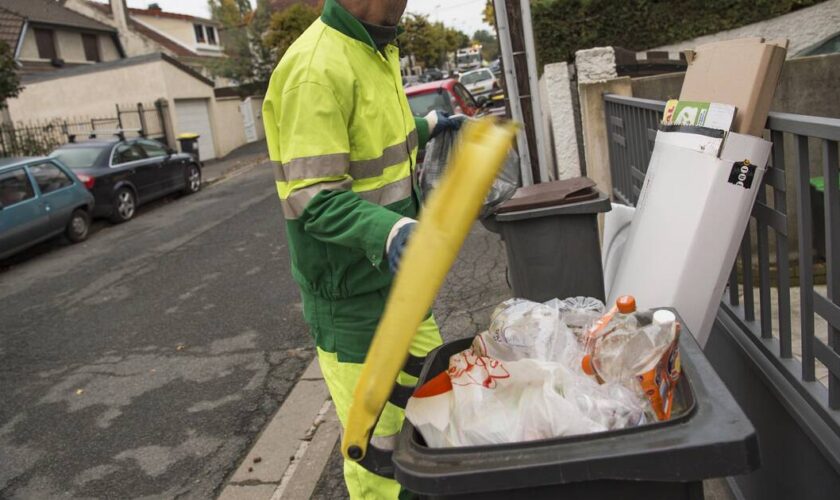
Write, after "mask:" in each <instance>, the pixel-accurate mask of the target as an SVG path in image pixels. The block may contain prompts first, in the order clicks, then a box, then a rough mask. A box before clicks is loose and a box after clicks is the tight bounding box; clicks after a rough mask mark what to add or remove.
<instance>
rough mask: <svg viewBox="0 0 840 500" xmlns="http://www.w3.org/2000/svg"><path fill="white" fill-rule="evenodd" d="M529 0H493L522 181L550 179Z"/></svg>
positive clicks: (534, 181) (528, 182)
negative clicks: (515, 125)
mask: <svg viewBox="0 0 840 500" xmlns="http://www.w3.org/2000/svg"><path fill="white" fill-rule="evenodd" d="M529 1H530V0H493V5H494V8H495V9H494V10H495V13H496V31H497V34H498V38H499V48H500V49H501V52H502V67H503V68H504V76H505V89H506V92H507V98H508V104H509V106H510V107H509V109H510V115H511V116H510V117H511V119H513V120H515V121H517V122H520V123H521V124H522V125H523V130H521V131H520V132H519V133H518V134H517V149H518V150H519V156H520V158H521V160H522V184H523V185H526V186H527V185H529V184H534V183H539V182H544V181H548V180H549V172H548V161H547V158H546V151H547V149H546V147H547V144H546V138H545V137H544V133H543V123H542V108H541V105H540V96H539V80H538V79H537V64H536V49H535V47H534V35H533V31H532V29H531V6H530V3H529Z"/></svg>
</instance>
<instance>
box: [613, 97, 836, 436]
mask: <svg viewBox="0 0 840 500" xmlns="http://www.w3.org/2000/svg"><path fill="white" fill-rule="evenodd" d="M604 101H605V110H606V111H605V112H606V124H607V134H608V144H609V159H610V170H611V174H612V182H613V197H614V199H615V200H616V201H618V202H621V203H624V204H629V205H635V203H636V202H637V201H638V198H639V192H640V190H641V188H642V184H643V182H644V177H645V173H646V171H647V165H648V162H649V161H650V156H651V153H652V151H653V145H654V140H655V137H656V130H657V126H658V123H659V121H660V120H661V117H662V111H663V110H664V107H665V103H664V102H662V101H651V100H646V99H636V98H631V97H623V96H616V95H609V94H608V95H605V96H604ZM767 128H768V133H769V135H768V136H767V137H769V139H770V140H771V141H772V142H773V154H772V158H771V164H770V165H769V166H768V169H767V171H766V173H765V175H764V181H763V183H762V185H761V186H760V188H759V193H758V201H757V202H756V204H755V207H754V208H753V212H752V218H751V220H750V224H751V226H750V227H748V228H747V231H746V232H745V234H744V238H743V240H742V244H741V252H740V255H739V258H738V262H736V264H735V266H734V267H733V269H732V273H731V277H730V280H729V293H728V297H727V298H726V300H724V301H723V302H722V304H721V307H722V308H723V310H724V311H725V312H727V314H729V315H731V316H732V317H733V318H735V319H736V322H737V323H738V325H739V326H740V328H741V329H742V330H743V331H744V333H746V334H748V337H749V338H750V339H751V340H752V341H753V342H754V343H755V344H756V345H757V346H758V347H759V349H760V350H761V352H762V353H763V355H764V356H766V357H767V359H768V360H770V361H771V362H772V366H774V367H775V368H776V369H777V370H778V371H779V372H780V373H782V374H783V375H784V377H785V378H786V379H788V381H789V382H790V383H791V384H792V385H794V386H795V387H796V388H797V390H798V392H799V393H800V395H801V396H802V398H803V399H804V400H805V401H807V402H808V404H809V405H810V407H811V409H812V411H814V412H815V413H816V414H818V415H819V416H820V418H821V419H822V422H823V423H824V425H825V426H826V427H827V428H828V429H831V431H833V432H834V433H835V435H838V436H840V412H838V411H837V410H838V409H840V354H838V353H840V165H838V142H839V141H840V120H838V119H831V118H821V117H814V116H804V115H794V114H783V113H771V114H770V117H769V119H768V121H767ZM786 136H788V143H789V144H790V143H792V144H793V147H794V151H793V153H794V154H793V155H792V156H789V157H788V158H791V157H792V158H794V159H795V160H794V161H793V162H786V161H785V137H786ZM816 146H819V147H818V148H817V147H816ZM813 150H817V151H819V153H820V154H819V155H818V156H820V157H821V159H820V160H817V158H816V157H815V155H812V151H813ZM818 164H819V165H818ZM818 166H819V170H820V172H821V173H822V176H823V177H824V179H825V194H824V209H823V214H822V215H823V221H824V222H823V225H824V231H825V243H824V245H825V248H824V249H823V248H820V249H819V250H824V253H822V252H820V253H822V255H824V256H825V259H824V262H822V261H821V259H819V258H816V257H815V253H814V239H813V231H814V230H815V229H819V228H815V227H813V220H814V215H819V214H815V213H813V211H812V199H811V198H812V188H811V184H810V181H811V171H812V169H816V168H817V167H818ZM787 179H791V180H793V181H794V182H793V184H794V185H795V186H796V189H795V193H788V192H787V188H786V180H787ZM788 200H793V203H795V208H796V210H795V211H796V216H795V217H789V216H788V213H789V211H788V208H787V207H788ZM754 236H755V241H753V237H754ZM796 236H798V238H795V237H796ZM794 239H796V240H798V248H791V246H792V245H791V243H790V241H792V240H794ZM797 255H798V256H797ZM791 256H793V257H791ZM754 260H757V263H756V262H754ZM756 264H757V266H756ZM823 266H824V269H825V280H826V284H825V287H823V286H822V285H815V279H814V276H815V269H818V270H820V275H821V274H822V268H823ZM756 270H757V272H756ZM754 274H758V276H757V280H756V277H755V276H754ZM792 275H793V276H795V277H797V278H798V285H799V286H798V287H792V286H791V284H792V279H791V276H792ZM794 284H795V283H794ZM756 294H757V295H758V302H756V300H755V295H756ZM792 298H793V299H794V302H797V301H798V302H799V304H800V306H799V307H798V308H796V307H795V306H794V307H792V306H791V302H792Z"/></svg>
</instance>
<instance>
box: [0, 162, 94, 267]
mask: <svg viewBox="0 0 840 500" xmlns="http://www.w3.org/2000/svg"><path fill="white" fill-rule="evenodd" d="M93 206H94V199H93V195H91V194H90V193H89V192H88V190H87V189H85V186H84V184H82V182H81V181H80V180H79V179H78V178H77V177H76V176H75V175H74V174H73V172H72V171H71V170H70V169H68V168H66V167H65V166H64V165H62V164H61V163H59V162H58V161H55V160H54V159H50V158H19V159H0V259H3V258H6V257H8V256H10V255H12V254H14V253H17V252H19V251H21V250H23V249H25V248H28V247H30V246H32V245H34V244H36V243H39V242H41V241H44V240H47V239H50V238H52V237H54V236H58V235H60V234H62V233H64V235H66V236H67V239H68V240H70V241H71V242H73V243H78V242H80V241H84V240H85V239H86V238H87V236H88V232H89V230H90V219H91V210H92V209H93Z"/></svg>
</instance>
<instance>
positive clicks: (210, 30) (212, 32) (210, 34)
mask: <svg viewBox="0 0 840 500" xmlns="http://www.w3.org/2000/svg"><path fill="white" fill-rule="evenodd" d="M205 28H206V29H207V43H209V44H210V45H217V42H216V28H214V27H212V26H205Z"/></svg>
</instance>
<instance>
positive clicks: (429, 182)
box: [418, 130, 519, 218]
mask: <svg viewBox="0 0 840 500" xmlns="http://www.w3.org/2000/svg"><path fill="white" fill-rule="evenodd" d="M457 139H458V131H457V130H446V131H444V132H441V133H440V134H438V135H437V136H436V137H435V138H434V139H431V140H430V141H429V142H427V143H426V153H425V157H424V158H423V163H422V164H421V165H420V166H419V168H418V181H419V184H420V194H421V196H422V197H423V199H426V198H427V197H428V195H429V193H431V192H432V191H433V190H434V189H435V188H436V187H437V185H438V182H440V178H441V176H442V175H443V172H444V170H445V169H446V164H447V163H448V161H449V155H450V154H451V153H452V150H453V149H454V147H455V144H456V142H457ZM477 160H479V159H477ZM517 188H519V154H517V152H516V150H514V149H513V148H511V149H510V151H509V152H508V156H507V159H505V164H504V166H503V167H502V171H501V172H500V173H499V176H498V177H497V178H496V180H495V181H493V185H492V186H491V187H490V192H489V193H488V194H487V198H485V200H484V204H483V205H482V207H481V214H480V216H481V217H482V218H484V217H487V216H488V215H490V214H491V213H492V212H493V210H494V209H495V207H496V206H497V205H499V204H501V203H503V202H505V201H507V200H509V199H510V198H511V197H512V196H513V193H514V192H515V191H516V189H517Z"/></svg>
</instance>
